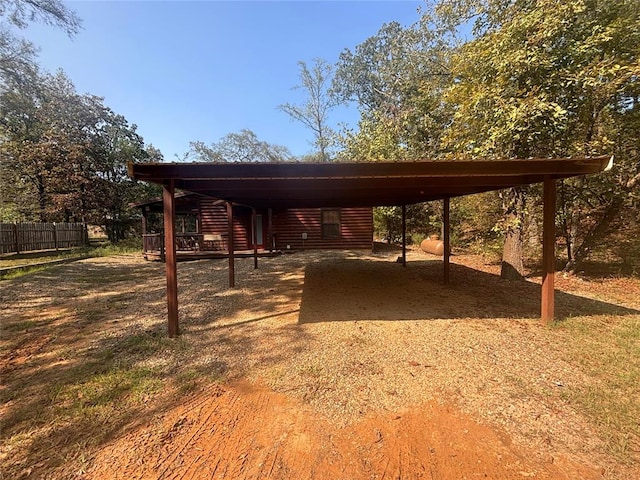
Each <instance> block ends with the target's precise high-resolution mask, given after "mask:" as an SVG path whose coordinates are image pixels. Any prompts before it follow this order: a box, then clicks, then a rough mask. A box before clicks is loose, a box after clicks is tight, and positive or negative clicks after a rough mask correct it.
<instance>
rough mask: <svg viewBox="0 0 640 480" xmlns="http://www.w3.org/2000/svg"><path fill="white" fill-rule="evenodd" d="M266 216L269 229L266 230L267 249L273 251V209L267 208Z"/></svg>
mask: <svg viewBox="0 0 640 480" xmlns="http://www.w3.org/2000/svg"><path fill="white" fill-rule="evenodd" d="M267 217H268V220H267V221H268V224H267V228H268V229H269V231H268V232H267V241H268V242H269V251H270V252H273V210H272V209H271V208H269V209H268V210H267Z"/></svg>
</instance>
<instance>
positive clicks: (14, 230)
mask: <svg viewBox="0 0 640 480" xmlns="http://www.w3.org/2000/svg"><path fill="white" fill-rule="evenodd" d="M13 239H14V240H15V244H16V248H15V250H16V253H20V241H19V240H18V224H17V223H14V224H13Z"/></svg>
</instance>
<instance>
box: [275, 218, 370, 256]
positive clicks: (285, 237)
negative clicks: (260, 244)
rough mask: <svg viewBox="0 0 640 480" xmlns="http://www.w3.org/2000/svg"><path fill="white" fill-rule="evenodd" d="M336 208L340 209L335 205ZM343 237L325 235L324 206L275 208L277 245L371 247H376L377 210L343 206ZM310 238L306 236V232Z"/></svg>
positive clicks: (301, 247) (341, 234)
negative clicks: (374, 244)
mask: <svg viewBox="0 0 640 480" xmlns="http://www.w3.org/2000/svg"><path fill="white" fill-rule="evenodd" d="M331 210H336V209H331ZM337 210H340V237H339V238H322V210H321V209H320V208H291V209H287V210H274V212H273V233H274V235H275V245H276V249H279V250H285V249H286V248H287V245H289V246H290V247H291V248H292V249H298V250H299V249H304V248H321V249H325V248H326V249H331V248H335V249H344V248H355V249H371V248H373V211H372V209H371V208H341V209H337ZM303 233H306V234H307V239H306V240H303V239H302V234H303Z"/></svg>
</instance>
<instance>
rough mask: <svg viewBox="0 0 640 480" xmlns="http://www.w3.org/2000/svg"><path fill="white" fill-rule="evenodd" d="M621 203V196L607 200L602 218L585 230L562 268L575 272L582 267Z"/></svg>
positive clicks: (619, 208) (618, 211)
mask: <svg viewBox="0 0 640 480" xmlns="http://www.w3.org/2000/svg"><path fill="white" fill-rule="evenodd" d="M623 205H624V199H623V198H622V197H614V199H613V200H612V201H611V202H609V205H607V207H606V209H605V212H604V215H603V216H602V219H601V220H600V221H599V222H598V223H596V224H595V225H594V226H593V228H591V229H590V230H589V231H588V232H587V234H586V235H585V237H584V240H583V241H582V243H581V244H580V246H579V247H578V248H576V250H575V252H574V253H573V258H572V259H571V260H569V261H568V262H567V264H566V265H565V267H564V270H565V271H566V272H572V273H576V272H579V271H580V270H581V269H582V264H583V262H584V261H585V260H586V259H587V257H588V256H589V254H590V253H591V250H593V248H594V247H595V246H596V245H597V244H598V241H599V240H600V239H602V237H603V236H604V235H605V234H606V233H607V231H608V230H609V226H610V225H611V222H612V221H613V220H614V219H615V218H616V217H617V216H618V213H620V210H622V206H623Z"/></svg>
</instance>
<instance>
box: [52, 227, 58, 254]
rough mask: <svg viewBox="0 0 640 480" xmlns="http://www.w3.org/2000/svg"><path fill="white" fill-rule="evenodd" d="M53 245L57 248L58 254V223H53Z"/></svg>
mask: <svg viewBox="0 0 640 480" xmlns="http://www.w3.org/2000/svg"><path fill="white" fill-rule="evenodd" d="M53 245H54V246H55V247H56V252H57V251H58V229H57V228H56V222H53Z"/></svg>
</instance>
